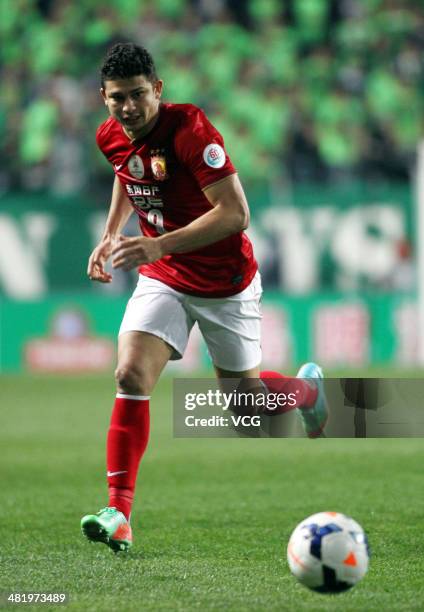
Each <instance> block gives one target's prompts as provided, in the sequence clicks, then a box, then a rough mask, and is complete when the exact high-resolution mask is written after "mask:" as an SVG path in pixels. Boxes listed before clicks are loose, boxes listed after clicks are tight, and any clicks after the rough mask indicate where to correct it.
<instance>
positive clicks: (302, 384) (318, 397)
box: [215, 363, 328, 438]
mask: <svg viewBox="0 0 424 612" xmlns="http://www.w3.org/2000/svg"><path fill="white" fill-rule="evenodd" d="M215 372H216V375H217V377H218V378H219V379H221V381H222V382H221V386H224V387H227V389H226V390H227V391H228V392H229V391H231V390H234V388H233V387H232V386H231V382H230V381H231V379H234V378H236V379H239V386H238V390H239V391H240V390H242V391H243V392H250V393H252V392H253V393H264V390H265V392H266V393H272V394H274V396H275V395H279V394H284V396H285V397H289V396H290V397H294V398H296V401H295V403H294V404H293V405H287V404H286V405H283V406H282V407H281V408H278V407H277V408H275V403H274V405H273V407H274V409H273V410H267V409H265V410H264V411H263V412H264V413H265V414H266V415H268V416H272V415H277V414H282V413H285V412H288V411H289V410H292V409H294V408H296V409H297V413H298V415H299V416H300V418H301V420H302V424H303V428H304V430H305V432H306V434H307V436H308V437H309V438H318V437H320V436H321V435H322V433H323V430H324V428H325V425H326V423H327V419H328V406H327V401H326V397H325V391H324V381H323V372H322V369H321V368H320V366H318V365H317V364H316V363H305V364H304V365H303V366H302V367H301V368H300V370H299V371H298V373H297V375H296V377H292V376H285V375H284V374H280V373H279V372H275V371H271V370H267V371H261V372H259V367H258V368H253V369H251V370H245V371H238V372H234V371H230V370H224V369H222V368H219V367H218V366H216V365H215ZM246 379H247V380H246ZM249 379H250V381H249ZM253 379H256V381H255V380H253ZM257 379H260V382H261V384H262V386H259V385H258V384H257ZM231 387H232V388H231ZM262 405H263V402H261V406H262ZM248 408H249V407H246V410H247V409H248ZM252 412H255V413H258V412H260V411H258V410H256V411H252Z"/></svg>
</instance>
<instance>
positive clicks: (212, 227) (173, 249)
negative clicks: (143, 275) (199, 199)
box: [112, 174, 249, 270]
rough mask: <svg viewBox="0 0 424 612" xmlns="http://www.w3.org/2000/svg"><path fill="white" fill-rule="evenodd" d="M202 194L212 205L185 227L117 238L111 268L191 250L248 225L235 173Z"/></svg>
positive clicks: (137, 263) (126, 268)
mask: <svg viewBox="0 0 424 612" xmlns="http://www.w3.org/2000/svg"><path fill="white" fill-rule="evenodd" d="M203 191H204V194H205V196H206V197H207V199H208V200H209V202H210V203H211V205H212V206H213V208H212V209H211V210H209V211H208V212H207V213H205V214H204V215H202V216H200V217H198V218H197V219H195V220H194V221H192V222H191V223H189V224H188V225H186V226H185V227H182V228H180V229H178V230H175V231H173V232H169V233H167V234H163V235H162V236H159V237H157V238H147V237H143V236H141V237H137V238H121V239H120V242H119V243H118V244H117V245H116V246H115V247H114V249H113V251H112V253H113V255H114V259H113V262H112V264H113V267H114V268H121V267H122V268H124V269H125V270H129V269H131V268H133V267H135V266H138V265H140V264H142V263H150V262H152V261H156V260H157V259H160V258H161V257H163V256H164V255H169V254H171V253H186V252H188V251H194V250H196V249H199V248H201V247H204V246H208V245H209V244H213V243H214V242H218V241H219V240H223V239H224V238H227V236H231V235H232V234H236V233H238V232H240V231H241V230H243V229H246V228H247V227H248V225H249V208H248V205H247V201H246V197H245V195H244V191H243V187H242V186H241V183H240V179H239V178H238V176H237V174H232V175H230V176H227V177H226V178H224V179H222V180H221V181H218V182H217V183H213V184H212V185H209V186H208V187H206V188H205V189H204V190H203Z"/></svg>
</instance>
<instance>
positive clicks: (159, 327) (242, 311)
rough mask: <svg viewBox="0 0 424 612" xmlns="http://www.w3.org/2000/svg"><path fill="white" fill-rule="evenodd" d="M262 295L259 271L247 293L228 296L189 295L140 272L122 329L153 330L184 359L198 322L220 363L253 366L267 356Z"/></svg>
mask: <svg viewBox="0 0 424 612" xmlns="http://www.w3.org/2000/svg"><path fill="white" fill-rule="evenodd" d="M261 295H262V286H261V277H260V274H259V272H257V273H256V275H255V277H254V278H253V280H252V282H251V283H250V285H249V286H248V287H246V289H244V290H243V291H242V292H241V293H237V294H236V295H232V296H230V297H226V298H200V297H194V296H192V295H186V294H185V293H180V292H179V291H175V289H172V288H171V287H169V286H168V285H165V284H164V283H161V282H160V281H157V280H154V279H152V278H148V277H147V276H143V275H142V274H140V276H139V280H138V283H137V287H136V288H135V291H134V293H133V295H132V296H131V298H130V299H129V301H128V305H127V309H126V311H125V314H124V318H123V320H122V324H121V327H120V330H119V334H124V333H126V332H129V331H145V332H149V333H150V334H153V335H155V336H158V338H162V340H165V342H167V343H168V344H169V345H170V346H171V347H172V348H173V349H174V351H173V354H172V356H171V359H181V357H182V356H183V355H184V351H185V348H186V346H187V342H188V337H189V335H190V331H191V329H192V327H193V325H194V324H195V323H197V324H198V325H199V328H200V331H201V333H202V336H203V338H204V339H205V342H206V344H207V346H208V350H209V353H210V356H211V358H212V361H213V363H214V365H216V366H217V367H219V368H221V369H223V370H230V371H232V372H242V371H244V370H250V369H251V368H254V367H255V366H257V365H259V363H260V362H261V357H262V352H261V344H260V327H261V309H260V299H261Z"/></svg>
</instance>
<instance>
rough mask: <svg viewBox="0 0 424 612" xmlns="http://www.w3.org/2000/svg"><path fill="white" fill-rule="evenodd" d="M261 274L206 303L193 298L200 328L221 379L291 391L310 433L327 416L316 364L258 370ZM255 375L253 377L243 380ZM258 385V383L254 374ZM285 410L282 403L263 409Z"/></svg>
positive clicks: (248, 386) (259, 389) (256, 389)
mask: <svg viewBox="0 0 424 612" xmlns="http://www.w3.org/2000/svg"><path fill="white" fill-rule="evenodd" d="M261 294H262V289H261V286H260V277H255V279H254V280H253V281H252V283H251V285H250V286H249V287H247V289H245V290H244V291H243V292H242V293H240V294H238V295H236V296H231V298H227V299H224V300H221V301H219V300H214V304H213V305H211V306H208V304H207V303H205V304H202V303H201V301H200V302H199V300H197V301H194V308H195V311H196V318H197V320H198V323H199V328H200V330H201V331H202V334H203V336H204V338H205V340H206V343H207V345H208V348H209V352H210V354H211V357H212V361H213V363H214V366H215V371H216V373H217V376H218V378H219V379H220V380H221V386H222V385H223V384H224V385H226V386H227V387H228V390H230V389H229V387H231V383H227V384H226V383H225V382H224V381H225V379H227V380H229V379H232V378H239V379H242V387H243V391H247V390H250V391H251V392H252V391H253V392H256V393H259V392H262V393H263V391H264V388H265V389H266V390H267V391H268V392H269V391H270V392H272V393H279V394H281V393H284V394H285V395H286V396H288V395H289V394H294V395H293V397H295V398H296V403H295V405H294V406H293V408H295V407H297V408H298V414H299V416H300V417H301V418H302V422H303V425H304V428H305V431H306V433H307V435H308V436H309V437H318V436H319V435H320V434H321V432H322V430H323V428H324V426H325V423H326V420H327V405H326V401H325V397H324V387H323V383H322V371H321V368H319V366H317V365H316V364H305V366H302V368H301V369H300V370H299V372H298V375H297V377H290V376H284V375H282V374H280V373H278V372H270V371H268V372H259V366H258V364H259V363H260V361H261V357H262V353H261V346H260V319H261V312H260V298H261ZM249 378H252V379H253V378H256V382H253V381H252V382H250V383H249V382H248V379H249ZM259 378H260V380H261V383H262V384H261V385H258V379H259ZM282 412H287V407H286V406H282V407H281V409H277V410H274V411H273V412H272V413H270V412H268V411H267V413H268V414H281V413H282Z"/></svg>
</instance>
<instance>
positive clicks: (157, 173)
mask: <svg viewBox="0 0 424 612" xmlns="http://www.w3.org/2000/svg"><path fill="white" fill-rule="evenodd" d="M150 154H151V162H150V164H151V167H152V174H153V177H154V178H155V179H156V180H157V181H164V180H165V179H167V178H169V174H168V172H167V169H166V159H165V155H164V150H163V149H152V151H151V153H150Z"/></svg>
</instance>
